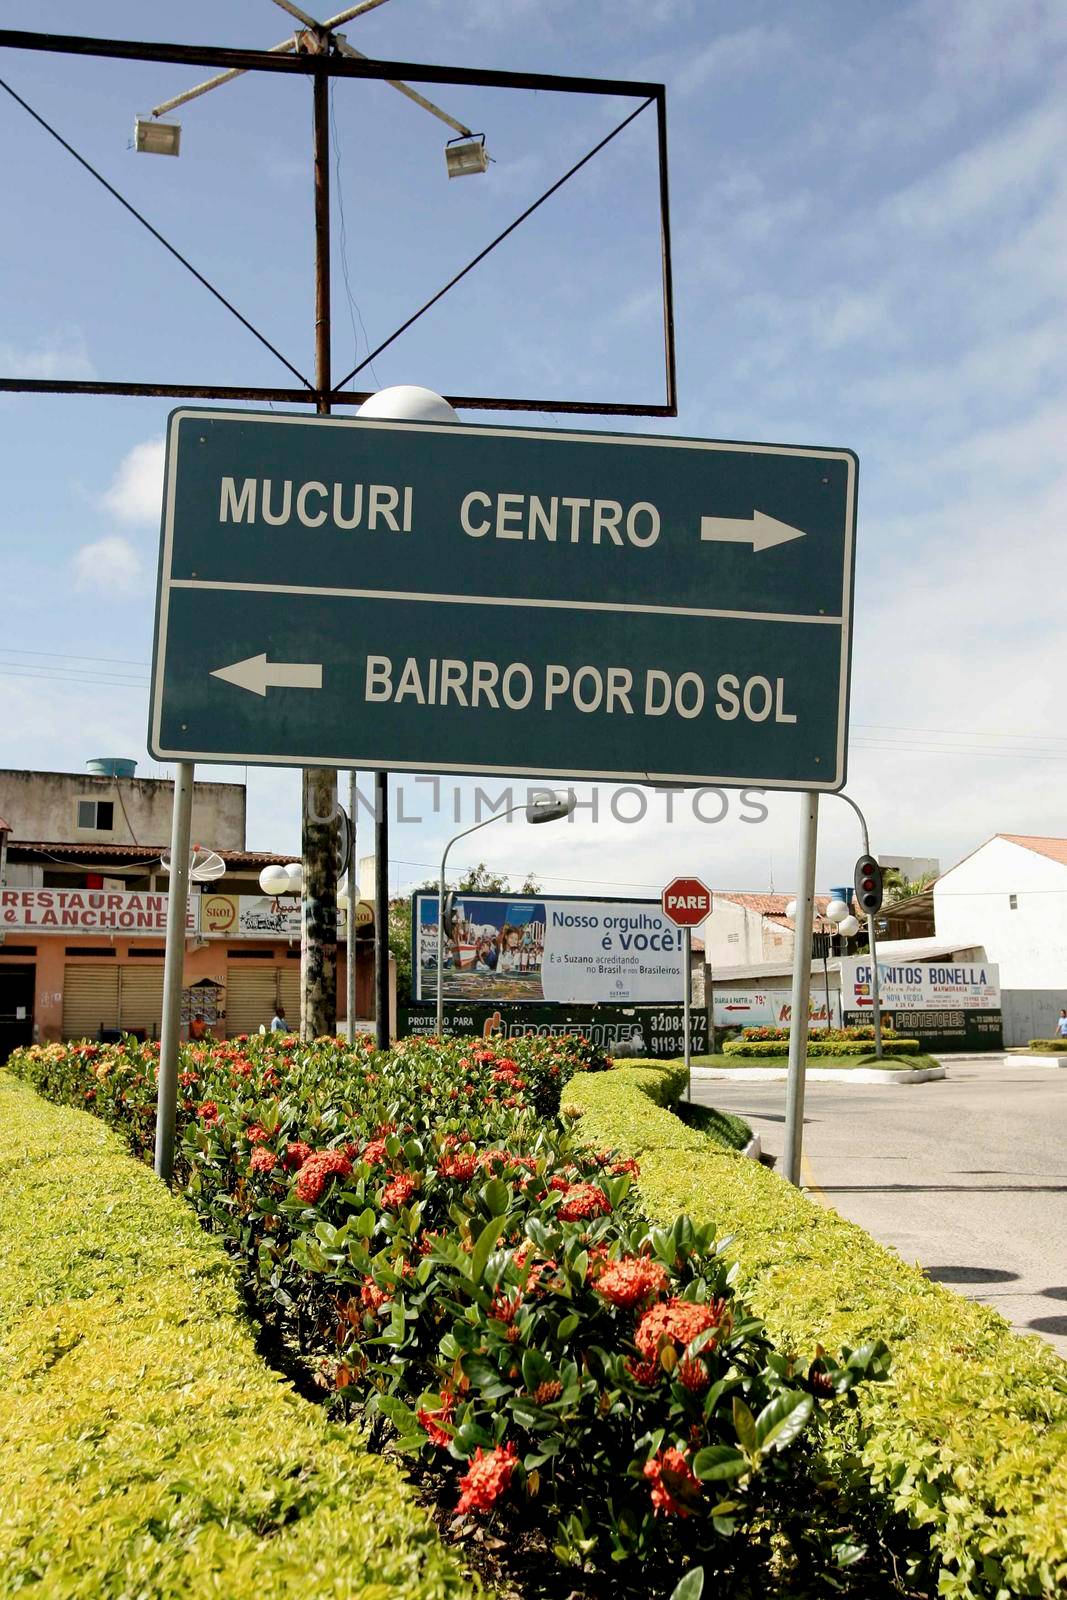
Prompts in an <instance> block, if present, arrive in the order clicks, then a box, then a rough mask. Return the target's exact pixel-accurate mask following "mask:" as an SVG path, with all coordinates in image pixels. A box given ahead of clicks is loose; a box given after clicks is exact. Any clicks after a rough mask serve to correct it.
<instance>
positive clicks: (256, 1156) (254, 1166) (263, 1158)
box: [248, 1144, 278, 1172]
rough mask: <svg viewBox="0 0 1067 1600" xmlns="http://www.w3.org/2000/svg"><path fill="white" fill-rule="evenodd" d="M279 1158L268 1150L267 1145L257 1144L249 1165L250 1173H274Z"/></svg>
mask: <svg viewBox="0 0 1067 1600" xmlns="http://www.w3.org/2000/svg"><path fill="white" fill-rule="evenodd" d="M277 1159H278V1157H277V1156H276V1155H275V1154H274V1151H273V1150H268V1149H267V1148H266V1146H265V1145H261V1144H257V1145H256V1148H255V1149H254V1150H253V1151H252V1159H251V1161H250V1162H249V1163H248V1170H249V1172H273V1171H274V1163H275V1162H276V1161H277Z"/></svg>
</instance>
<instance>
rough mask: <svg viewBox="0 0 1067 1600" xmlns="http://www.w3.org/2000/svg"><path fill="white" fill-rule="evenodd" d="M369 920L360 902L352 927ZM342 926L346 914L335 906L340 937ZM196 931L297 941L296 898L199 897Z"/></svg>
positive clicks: (369, 914)
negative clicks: (198, 918) (198, 919)
mask: <svg viewBox="0 0 1067 1600" xmlns="http://www.w3.org/2000/svg"><path fill="white" fill-rule="evenodd" d="M373 921H374V911H373V908H372V907H371V906H370V904H369V903H368V902H367V901H365V900H361V901H360V902H359V907H358V909H357V911H356V927H357V928H363V927H366V926H368V925H369V924H370V923H371V922H373ZM346 925H347V917H346V913H345V912H344V911H342V910H341V909H340V907H339V908H338V911H337V931H338V933H339V934H344V932H345V929H346ZM200 932H201V935H202V936H203V937H204V938H205V939H225V938H235V939H299V937H300V897H299V896H298V895H297V896H293V895H269V894H208V893H204V894H201V896H200Z"/></svg>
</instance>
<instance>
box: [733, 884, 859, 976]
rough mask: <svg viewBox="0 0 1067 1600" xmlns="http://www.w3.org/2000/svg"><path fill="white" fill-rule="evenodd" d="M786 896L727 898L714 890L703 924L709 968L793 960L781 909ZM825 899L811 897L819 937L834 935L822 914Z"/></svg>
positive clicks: (787, 924)
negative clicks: (813, 900)
mask: <svg viewBox="0 0 1067 1600" xmlns="http://www.w3.org/2000/svg"><path fill="white" fill-rule="evenodd" d="M792 898H793V897H792V895H788V894H727V893H721V892H720V891H719V890H718V889H716V891H715V893H714V895H713V896H712V914H711V916H710V917H709V918H708V920H707V921H706V922H705V923H704V927H703V933H704V944H705V949H706V951H707V960H708V962H709V964H710V965H711V966H712V967H713V968H714V969H715V971H718V970H719V969H720V968H723V967H749V966H754V965H758V964H759V963H761V962H781V961H785V962H789V961H791V960H792V957H793V939H794V927H793V923H792V920H791V919H790V918H789V917H787V916H786V914H785V908H786V906H787V905H788V904H789V902H790V900H791V899H792ZM829 902H830V897H829V895H825V894H820V895H816V897H815V910H816V920H815V922H814V924H813V926H814V929H815V930H817V931H818V932H819V933H834V932H836V929H835V926H834V924H833V923H832V922H827V920H826V918H825V917H824V916H823V915H822V913H823V912H824V911H825V910H826V907H827V905H828V904H829Z"/></svg>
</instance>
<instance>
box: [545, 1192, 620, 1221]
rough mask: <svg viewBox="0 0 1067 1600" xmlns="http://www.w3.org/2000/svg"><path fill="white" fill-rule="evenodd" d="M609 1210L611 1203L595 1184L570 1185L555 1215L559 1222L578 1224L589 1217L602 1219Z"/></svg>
mask: <svg viewBox="0 0 1067 1600" xmlns="http://www.w3.org/2000/svg"><path fill="white" fill-rule="evenodd" d="M610 1210H611V1201H610V1200H609V1199H608V1197H607V1195H606V1194H605V1193H604V1191H603V1189H600V1188H598V1187H597V1185H596V1184H595V1183H572V1184H571V1186H570V1188H568V1189H566V1190H565V1191H564V1194H563V1202H562V1204H561V1205H560V1208H559V1210H558V1211H557V1213H556V1215H557V1216H558V1217H559V1220H560V1221H561V1222H579V1221H582V1220H584V1219H586V1218H589V1217H604V1216H607V1214H608V1212H609V1211H610Z"/></svg>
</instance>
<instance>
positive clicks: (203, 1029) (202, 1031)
mask: <svg viewBox="0 0 1067 1600" xmlns="http://www.w3.org/2000/svg"><path fill="white" fill-rule="evenodd" d="M209 1031H210V1030H209V1029H208V1025H207V1023H206V1022H205V1021H204V1019H203V1017H202V1015H201V1014H200V1012H199V1011H198V1012H197V1014H196V1016H195V1017H194V1018H193V1020H192V1022H190V1024H189V1039H190V1042H191V1043H193V1044H195V1043H196V1042H197V1041H198V1040H200V1039H206V1038H207V1037H208V1035H209Z"/></svg>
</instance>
